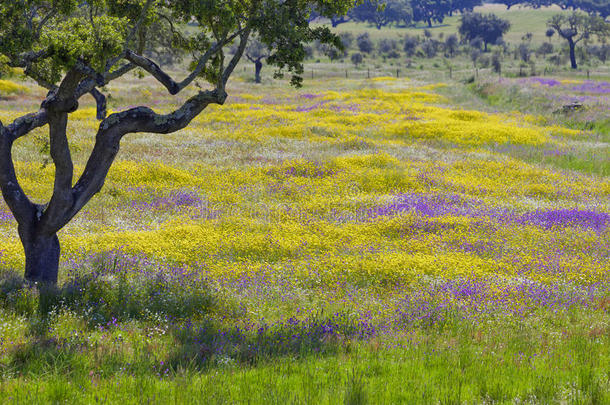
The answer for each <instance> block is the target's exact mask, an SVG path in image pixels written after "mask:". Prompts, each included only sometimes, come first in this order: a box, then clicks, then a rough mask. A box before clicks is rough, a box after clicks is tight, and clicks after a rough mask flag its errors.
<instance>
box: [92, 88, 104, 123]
mask: <svg viewBox="0 0 610 405" xmlns="http://www.w3.org/2000/svg"><path fill="white" fill-rule="evenodd" d="M89 94H91V96H93V98H94V99H95V103H96V105H97V108H96V109H97V114H96V118H97V119H98V120H103V119H104V118H106V113H107V111H106V96H104V95H103V94H102V93H101V92H100V91H99V90H98V89H96V88H94V89H93V90H91V91H90V92H89Z"/></svg>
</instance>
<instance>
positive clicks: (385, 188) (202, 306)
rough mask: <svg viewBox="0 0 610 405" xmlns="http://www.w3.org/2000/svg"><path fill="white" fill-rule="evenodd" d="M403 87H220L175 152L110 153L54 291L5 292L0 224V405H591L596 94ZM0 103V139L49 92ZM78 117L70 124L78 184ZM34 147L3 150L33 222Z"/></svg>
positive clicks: (141, 95)
mask: <svg viewBox="0 0 610 405" xmlns="http://www.w3.org/2000/svg"><path fill="white" fill-rule="evenodd" d="M519 12H521V11H519V10H516V11H514V12H513V11H512V10H511V12H510V13H519ZM543 12H545V11H543ZM510 13H507V15H508V14H510ZM536 18H539V16H538V15H537V17H536ZM517 19H519V18H518V17H517ZM533 20H534V18H533V17H532V21H533ZM521 22H522V23H523V24H526V22H525V21H521ZM529 24H535V23H534V22H531V23H529ZM342 27H343V26H342ZM393 31H394V30H392V32H393ZM425 63H430V64H429V65H426V69H424V70H420V69H419V68H417V69H412V70H410V71H408V70H404V71H403V72H404V76H407V77H401V78H399V79H396V78H395V77H387V76H386V77H383V76H379V75H380V74H381V73H382V72H383V71H384V70H385V71H389V72H390V73H391V71H392V69H393V68H394V66H392V65H389V64H387V63H386V64H384V63H382V62H379V64H380V68H379V70H378V71H375V72H374V73H375V75H374V76H376V77H373V78H371V79H362V78H352V79H344V78H323V77H318V78H315V79H314V80H306V82H305V86H304V88H302V89H299V90H295V89H291V88H289V87H288V85H287V84H286V83H285V82H281V81H274V80H272V79H270V77H269V76H270V72H266V77H265V80H264V83H263V84H262V85H255V84H253V83H251V81H250V80H251V79H250V76H251V75H250V72H249V71H248V70H246V71H244V70H243V69H241V68H240V69H238V71H239V74H238V75H237V76H236V77H235V80H233V81H232V82H231V85H230V88H229V94H230V97H229V100H228V102H227V104H226V105H225V106H223V107H214V108H209V109H207V110H205V111H204V112H203V113H202V115H201V116H200V117H198V118H197V119H196V120H195V121H194V122H193V124H192V125H191V126H190V127H189V128H187V129H185V130H183V131H181V132H179V133H176V134H172V135H167V136H158V135H149V134H138V135H131V136H128V137H126V139H125V140H124V141H123V143H122V145H121V152H120V154H119V157H118V160H117V162H116V164H115V165H114V166H113V168H112V169H111V172H110V174H109V178H108V181H107V182H106V185H105V187H104V188H103V190H102V192H101V193H100V194H99V195H98V196H96V197H95V198H94V199H93V200H92V201H91V203H90V204H89V205H88V206H87V207H86V208H85V210H84V211H83V212H82V213H81V214H79V216H77V217H76V218H75V220H74V221H73V222H72V223H71V224H70V225H69V226H68V227H66V228H65V229H64V230H63V231H62V232H61V235H60V240H61V242H62V247H63V254H64V256H63V259H62V262H61V270H60V282H59V286H58V287H57V288H43V289H37V288H30V287H26V286H24V285H23V282H22V281H21V279H20V278H19V276H20V273H21V271H22V270H21V269H22V266H23V253H22V249H21V246H20V243H19V241H18V238H17V233H16V229H15V224H14V221H13V219H12V216H11V214H10V213H9V212H8V210H7V207H6V205H4V203H3V202H0V235H1V236H2V239H0V269H1V272H0V330H1V332H0V402H2V403H70V404H72V403H97V402H102V403H124V404H131V403H134V404H135V403H159V404H165V403H180V404H182V403H204V404H208V403H253V404H255V403H273V404H275V403H277V404H288V403H295V404H298V403H303V404H312V403H315V404H318V403H319V404H339V403H344V404H365V403H370V404H396V403H408V404H412V403H421V404H461V403H464V404H475V403H476V404H479V403H484V404H497V403H511V404H539V403H542V404H547V403H558V404H605V403H610V280H609V274H610V273H609V270H610V264H609V263H610V262H609V259H610V178H609V177H608V176H609V174H610V123H609V121H608V111H609V109H610V99H609V98H608V93H610V84H609V83H608V81H610V75H605V73H604V72H605V71H604V70H603V68H601V69H599V77H595V78H594V79H595V80H593V81H587V80H585V79H584V78H583V72H580V73H578V74H575V75H572V76H570V75H569V74H568V73H567V72H561V73H560V74H557V75H554V76H550V77H539V76H533V77H527V78H502V80H498V78H497V76H495V75H491V74H489V73H488V72H486V71H484V70H483V71H482V72H481V73H480V76H479V77H478V78H477V79H476V80H474V81H473V82H472V83H468V84H467V83H464V82H463V81H462V80H460V79H461V78H459V77H458V78H454V79H449V78H447V77H445V76H444V68H441V67H436V68H435V67H434V66H433V65H432V63H433V62H429V61H426V62H425ZM313 65H316V66H317V69H320V70H321V71H322V72H323V73H325V74H327V75H328V76H331V75H332V73H333V72H332V70H335V73H337V72H340V69H341V67H340V65H338V66H337V65H333V66H331V67H328V66H327V65H326V64H324V63H319V64H312V65H308V68H309V67H311V66H313ZM246 68H248V67H246ZM320 76H323V75H320ZM107 93H108V94H109V95H110V96H111V97H110V102H109V107H110V108H111V109H112V110H114V111H120V110H122V109H124V108H126V107H128V106H131V105H136V104H139V103H141V102H142V100H146V102H147V103H148V104H152V106H153V108H155V109H156V110H157V111H169V110H172V109H173V108H175V107H176V105H178V104H179V103H178V102H177V100H174V99H172V98H171V97H169V96H167V95H166V93H165V92H164V90H163V89H162V88H161V87H159V86H158V85H156V84H155V82H153V81H152V80H151V79H148V78H146V79H143V80H139V79H137V78H136V77H130V78H127V79H125V80H123V81H122V82H120V83H118V84H116V85H112V86H109V88H108V89H107ZM0 94H2V96H1V97H0V119H1V120H2V121H3V122H4V123H6V122H10V121H11V120H12V119H14V118H16V117H17V116H19V115H20V114H23V113H24V112H29V111H32V110H35V109H36V108H37V107H38V103H39V100H40V99H41V98H43V97H44V94H45V93H44V91H43V90H41V89H39V88H37V87H36V86H34V85H33V84H32V83H29V82H21V81H20V80H18V79H13V81H10V82H9V81H0ZM182 97H184V98H186V97H188V95H184V96H182ZM178 101H179V100H178ZM574 101H578V102H580V103H582V104H583V108H581V109H578V110H576V111H564V110H563V106H565V105H566V104H569V103H571V102H574ZM94 116H95V111H94V109H93V101H92V99H88V98H84V99H83V103H82V104H81V108H80V109H79V110H78V111H77V112H75V113H73V114H71V121H70V134H71V135H70V142H71V146H72V148H73V156H74V160H75V165H76V170H77V171H80V170H82V168H83V165H84V163H85V161H86V158H87V155H88V152H89V151H90V149H91V148H92V145H93V137H94V134H95V131H96V128H97V125H98V123H97V121H96V120H95V118H94ZM45 135H46V134H45V132H44V131H43V130H40V131H38V132H36V133H34V134H32V136H30V137H28V138H26V139H20V140H19V143H18V144H17V147H16V150H15V160H16V162H17V163H16V166H17V171H18V175H19V178H20V179H21V181H22V183H23V187H24V189H25V190H26V191H27V192H28V193H29V194H30V195H31V196H33V198H34V199H35V200H36V201H39V202H42V201H44V200H45V199H47V198H48V197H49V193H50V191H51V189H52V176H53V167H52V163H49V161H48V152H47V146H46V143H45Z"/></svg>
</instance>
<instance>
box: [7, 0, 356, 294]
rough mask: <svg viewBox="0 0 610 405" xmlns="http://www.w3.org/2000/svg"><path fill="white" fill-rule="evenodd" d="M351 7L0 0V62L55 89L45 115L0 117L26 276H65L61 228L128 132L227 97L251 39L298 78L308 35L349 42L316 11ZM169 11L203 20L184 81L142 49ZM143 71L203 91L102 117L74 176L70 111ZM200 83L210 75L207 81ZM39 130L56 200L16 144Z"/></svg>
mask: <svg viewBox="0 0 610 405" xmlns="http://www.w3.org/2000/svg"><path fill="white" fill-rule="evenodd" d="M352 5H353V2H352V1H351V0H298V1H296V0H295V1H286V0H239V1H238V0H226V1H220V0H218V1H215V0H209V1H199V0H179V1H166V0H95V1H91V0H88V1H84V0H54V1H44V0H28V1H14V0H0V60H2V61H4V62H3V64H5V65H8V66H11V67H20V68H23V69H24V72H25V74H26V75H27V76H28V77H30V78H32V79H34V80H36V81H37V82H38V83H39V84H40V85H42V86H44V87H47V88H49V92H48V95H47V96H46V98H45V99H44V100H43V101H42V103H41V105H40V109H39V110H38V111H36V112H33V113H31V114H28V115H25V116H23V117H20V118H18V119H16V120H15V121H13V122H11V123H8V124H7V125H4V123H1V122H0V189H1V191H2V195H3V197H4V200H5V201H6V203H7V205H8V207H9V209H10V210H11V212H12V214H13V216H14V217H15V219H16V221H17V224H18V233H19V237H20V239H21V242H22V244H23V248H24V251H25V277H26V279H28V280H31V281H39V282H48V283H56V282H57V277H58V268H59V258H60V244H59V239H58V237H57V232H58V231H59V230H61V229H62V228H63V227H64V226H65V225H66V224H67V223H68V222H69V221H70V220H71V219H72V218H73V217H74V216H75V215H77V214H78V212H79V211H80V210H81V209H82V208H83V207H84V206H85V204H87V203H88V202H89V201H90V200H91V198H92V197H93V196H94V195H95V194H96V193H98V192H99V191H100V189H101V188H102V186H103V184H104V182H105V179H106V176H107V174H108V171H109V170H110V167H111V165H112V163H113V162H114V159H115V157H116V155H117V153H118V152H119V146H120V141H121V139H122V138H123V137H124V136H125V135H127V134H130V133H136V132H148V133H157V134H167V133H172V132H175V131H178V130H180V129H182V128H184V127H186V126H188V125H189V123H190V122H191V121H192V120H193V119H194V118H195V117H196V116H197V115H199V114H200V113H201V112H202V111H203V110H204V109H205V108H206V107H207V106H209V105H210V104H220V105H222V104H223V103H224V102H225V100H226V98H227V88H226V86H227V82H228V80H229V78H230V77H231V75H232V73H233V71H234V70H235V67H236V65H237V63H238V62H239V61H240V59H241V58H242V56H243V55H244V53H245V50H246V47H247V43H248V40H249V38H250V37H251V36H252V35H257V37H258V38H259V40H260V41H261V43H263V44H264V45H266V46H268V47H269V48H270V49H271V52H270V55H269V57H268V58H267V62H268V63H269V64H271V65H274V66H276V67H277V71H276V76H278V77H279V76H281V75H282V73H283V72H285V71H288V72H289V73H290V74H291V75H292V78H291V83H292V84H293V85H296V86H298V85H300V83H301V81H302V78H301V77H300V74H302V72H303V65H302V61H303V58H304V56H305V51H304V43H306V42H311V41H315V40H318V41H321V42H323V43H329V44H334V45H336V46H340V41H339V38H338V37H337V36H336V35H334V34H332V33H331V32H330V30H329V29H328V28H326V27H316V28H312V27H310V26H309V15H310V10H311V9H312V8H315V9H316V10H317V11H318V12H319V13H320V14H321V15H322V16H326V17H329V16H335V15H341V14H345V13H346V12H347V11H348V9H349V8H350V7H351V6H352ZM161 18H163V19H166V20H167V21H169V22H171V24H168V25H166V26H165V27H166V29H171V28H168V26H169V25H173V26H180V25H183V24H188V23H193V22H195V23H196V24H195V25H194V26H195V27H196V29H195V30H194V31H195V32H194V33H193V34H192V35H190V36H188V37H186V38H184V39H185V40H184V41H182V40H179V39H178V40H176V41H175V46H177V47H180V48H182V49H183V50H184V51H185V52H187V53H188V54H189V55H191V61H190V64H189V71H188V74H187V76H186V78H184V79H183V80H181V81H175V80H174V79H173V78H172V77H170V75H169V74H168V73H167V72H166V71H165V70H163V68H162V67H161V66H160V65H159V64H158V63H157V62H155V61H153V60H152V59H151V58H149V57H147V56H145V55H144V54H143V52H144V50H145V49H146V47H147V44H148V43H150V41H151V40H153V38H151V36H150V33H149V31H148V30H149V28H150V27H151V24H153V23H154V22H155V21H157V20H159V19H161ZM234 42H236V43H237V48H236V52H235V53H234V54H233V56H231V57H229V55H228V54H227V50H228V49H229V47H230V46H231V44H232V43H234ZM136 68H140V69H142V70H143V71H144V72H146V73H148V74H150V75H151V76H152V77H154V78H155V79H156V80H157V81H158V82H159V83H160V84H162V85H163V86H164V87H165V88H166V89H167V91H168V92H169V93H170V94H172V95H176V94H179V93H181V92H182V91H183V90H184V89H186V88H189V89H193V90H197V92H196V93H195V95H193V96H191V97H190V98H188V100H186V101H185V102H184V103H183V104H182V105H181V106H180V107H179V108H177V109H176V110H175V111H173V112H170V113H168V114H158V113H156V112H154V111H153V110H151V109H150V108H148V107H144V106H141V107H135V108H130V109H128V110H125V111H120V112H117V113H114V114H111V115H110V116H108V117H107V118H104V119H103V120H102V121H101V122H100V124H99V127H98V129H97V133H96V135H95V144H94V147H93V150H92V152H91V154H90V156H89V158H88V161H87V163H86V165H85V168H84V171H83V172H82V174H81V175H80V178H79V179H78V180H77V181H76V182H75V183H74V182H73V179H74V175H75V173H74V167H73V166H74V165H73V161H72V157H71V151H70V144H69V141H68V129H67V128H68V119H69V118H68V114H69V113H71V112H73V111H76V110H77V109H78V108H79V100H80V98H81V97H82V96H83V95H85V94H88V93H93V94H95V95H96V96H97V97H98V98H99V99H100V100H102V101H101V102H99V103H98V105H100V104H103V101H104V99H105V98H104V96H103V93H102V92H103V88H104V86H106V85H107V84H108V83H111V82H112V81H114V80H116V79H118V78H120V77H121V76H123V75H125V74H126V73H128V72H130V71H133V70H134V69H136ZM198 81H201V82H203V83H202V84H199V86H201V88H199V89H198V86H196V84H198V83H197V82H198ZM205 83H207V84H205ZM41 127H47V128H48V134H49V138H48V139H49V146H50V148H49V153H50V156H51V160H52V162H53V164H54V166H55V180H54V184H53V193H52V197H51V199H50V201H49V202H48V203H47V204H36V203H34V202H32V201H31V200H30V199H29V198H28V196H27V195H26V193H25V192H24V190H23V188H22V187H21V186H20V184H19V180H18V179H17V176H16V173H15V167H14V163H13V159H12V149H13V144H14V143H15V141H17V140H18V139H21V138H23V137H25V136H27V135H28V134H30V133H31V132H32V131H33V130H34V129H36V128H41Z"/></svg>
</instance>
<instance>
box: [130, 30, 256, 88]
mask: <svg viewBox="0 0 610 405" xmlns="http://www.w3.org/2000/svg"><path fill="white" fill-rule="evenodd" d="M244 32H245V30H239V31H237V32H235V33H233V34H232V35H230V36H228V37H227V38H225V39H223V40H222V41H219V42H217V43H216V44H214V45H213V46H212V47H210V48H209V49H208V50H207V51H206V52H205V53H204V54H203V56H201V58H199V60H198V61H197V66H196V67H195V69H194V70H193V71H192V72H191V73H190V74H189V75H188V76H187V77H186V78H185V79H184V80H183V81H181V82H180V83H177V82H176V81H175V80H174V79H172V78H171V77H170V76H169V75H168V74H167V73H165V72H164V71H163V69H161V67H160V66H159V65H158V64H157V63H155V62H154V61H153V60H151V59H149V58H147V57H145V56H141V55H138V54H136V53H135V52H132V51H130V50H127V52H126V55H125V59H127V60H128V61H130V62H131V63H133V64H134V65H136V66H139V67H141V68H142V69H144V70H146V71H147V72H148V73H150V74H151V75H152V76H153V77H154V78H155V79H157V80H158V81H159V82H160V83H161V84H162V85H163V86H165V88H166V89H167V90H168V91H169V93H170V94H172V95H175V94H178V93H179V92H180V91H182V90H183V89H184V88H185V87H187V86H188V85H189V84H191V83H192V82H193V81H194V80H195V79H196V78H197V77H199V75H200V74H201V72H203V69H205V65H206V63H207V62H208V61H209V60H210V58H211V57H212V56H213V55H214V54H215V53H217V52H218V51H220V50H221V49H222V47H223V46H225V45H226V44H228V43H229V42H231V41H233V40H234V39H235V38H237V36H240V35H243V33H244Z"/></svg>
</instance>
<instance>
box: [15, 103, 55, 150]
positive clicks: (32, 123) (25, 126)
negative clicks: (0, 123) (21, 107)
mask: <svg viewBox="0 0 610 405" xmlns="http://www.w3.org/2000/svg"><path fill="white" fill-rule="evenodd" d="M47 122H48V117H47V110H46V109H44V108H41V109H40V110H38V112H35V113H31V114H27V115H24V116H23V117H19V118H17V119H16V120H15V121H13V123H12V124H10V125H9V126H7V127H6V131H7V136H8V137H9V138H10V140H11V141H12V142H14V141H15V140H17V139H19V138H21V137H22V136H24V135H27V134H28V133H30V132H31V131H33V130H34V129H36V128H40V127H42V126H45V125H47Z"/></svg>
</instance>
